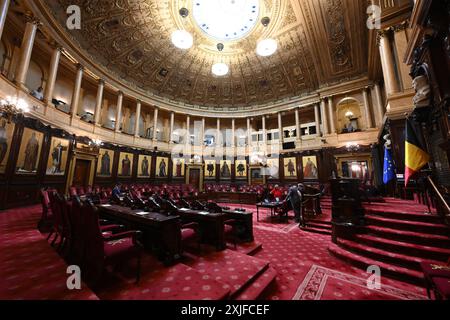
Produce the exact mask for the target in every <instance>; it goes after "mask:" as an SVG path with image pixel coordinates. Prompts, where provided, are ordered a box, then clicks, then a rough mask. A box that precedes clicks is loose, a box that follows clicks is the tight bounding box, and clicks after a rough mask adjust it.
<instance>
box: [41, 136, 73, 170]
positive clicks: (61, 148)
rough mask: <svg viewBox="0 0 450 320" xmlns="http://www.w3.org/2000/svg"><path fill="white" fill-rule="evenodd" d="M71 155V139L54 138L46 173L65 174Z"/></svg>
mask: <svg viewBox="0 0 450 320" xmlns="http://www.w3.org/2000/svg"><path fill="white" fill-rule="evenodd" d="M68 155H69V140H66V139H61V138H55V137H53V138H52V141H51V144H50V150H49V155H48V160H47V169H46V174H47V175H48V176H63V175H64V174H65V172H66V165H67V158H68Z"/></svg>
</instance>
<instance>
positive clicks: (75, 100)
mask: <svg viewBox="0 0 450 320" xmlns="http://www.w3.org/2000/svg"><path fill="white" fill-rule="evenodd" d="M83 73H84V68H83V66H82V65H81V64H78V65H77V76H76V78H75V85H74V88H73V93H72V102H71V111H70V113H71V116H72V118H74V117H75V116H76V115H77V112H78V106H79V105H80V92H81V83H82V81H83Z"/></svg>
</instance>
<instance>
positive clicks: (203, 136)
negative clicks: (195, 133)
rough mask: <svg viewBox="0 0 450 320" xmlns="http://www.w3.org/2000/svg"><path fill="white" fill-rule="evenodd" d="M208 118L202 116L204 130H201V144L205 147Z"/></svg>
mask: <svg viewBox="0 0 450 320" xmlns="http://www.w3.org/2000/svg"><path fill="white" fill-rule="evenodd" d="M205 133H206V119H205V118H202V131H201V132H200V135H201V137H200V145H201V146H202V147H203V146H204V143H205Z"/></svg>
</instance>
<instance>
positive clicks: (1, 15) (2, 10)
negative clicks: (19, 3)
mask: <svg viewBox="0 0 450 320" xmlns="http://www.w3.org/2000/svg"><path fill="white" fill-rule="evenodd" d="M9 3H10V0H0V39H1V38H2V35H3V29H4V28H5V22H6V17H7V15H8V9H9Z"/></svg>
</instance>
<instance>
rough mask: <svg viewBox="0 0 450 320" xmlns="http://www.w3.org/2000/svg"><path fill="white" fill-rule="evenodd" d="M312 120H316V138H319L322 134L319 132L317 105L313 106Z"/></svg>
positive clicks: (318, 108)
mask: <svg viewBox="0 0 450 320" xmlns="http://www.w3.org/2000/svg"><path fill="white" fill-rule="evenodd" d="M314 119H315V120H316V131H317V136H318V137H321V136H322V132H321V130H320V107H319V105H318V104H315V105H314Z"/></svg>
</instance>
